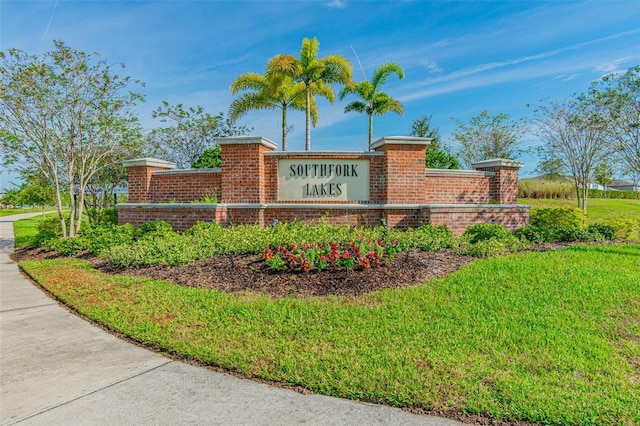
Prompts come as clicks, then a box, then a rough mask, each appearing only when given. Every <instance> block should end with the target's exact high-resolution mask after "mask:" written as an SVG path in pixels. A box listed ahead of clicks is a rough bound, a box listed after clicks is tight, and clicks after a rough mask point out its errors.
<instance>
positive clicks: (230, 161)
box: [218, 136, 277, 203]
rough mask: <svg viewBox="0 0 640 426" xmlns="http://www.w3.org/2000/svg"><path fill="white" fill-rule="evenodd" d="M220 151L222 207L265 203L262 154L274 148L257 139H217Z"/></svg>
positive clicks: (256, 137)
mask: <svg viewBox="0 0 640 426" xmlns="http://www.w3.org/2000/svg"><path fill="white" fill-rule="evenodd" d="M218 144H219V145H220V148H221V149H222V185H221V194H220V202H222V203H264V202H265V193H266V191H265V160H264V154H265V152H269V151H273V150H275V149H276V147H277V145H276V144H275V143H274V142H271V141H270V140H268V139H265V138H263V137H261V136H240V137H229V138H221V139H218Z"/></svg>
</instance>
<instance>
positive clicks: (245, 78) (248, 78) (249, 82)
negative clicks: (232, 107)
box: [230, 72, 267, 95]
mask: <svg viewBox="0 0 640 426" xmlns="http://www.w3.org/2000/svg"><path fill="white" fill-rule="evenodd" d="M266 84H267V81H266V78H265V77H264V76H262V75H260V74H258V73H255V72H250V73H246V74H241V75H240V76H238V77H237V78H236V79H235V80H233V83H231V87H230V89H231V93H232V94H234V95H235V94H236V93H238V92H240V91H242V90H249V89H254V90H262V89H263V88H264V87H265V86H266Z"/></svg>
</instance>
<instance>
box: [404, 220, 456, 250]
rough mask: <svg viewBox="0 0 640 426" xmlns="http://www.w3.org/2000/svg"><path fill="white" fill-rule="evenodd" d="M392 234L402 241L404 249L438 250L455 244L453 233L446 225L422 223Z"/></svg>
mask: <svg viewBox="0 0 640 426" xmlns="http://www.w3.org/2000/svg"><path fill="white" fill-rule="evenodd" d="M392 236H393V239H395V240H398V241H399V242H400V246H401V247H402V250H413V249H416V248H417V249H420V250H423V251H438V250H442V249H445V248H450V247H453V246H454V244H455V238H454V236H453V233H452V232H451V231H449V230H448V229H447V227H446V226H444V225H440V226H433V225H422V226H420V227H418V228H409V229H407V230H406V231H404V232H395V233H393V235H392Z"/></svg>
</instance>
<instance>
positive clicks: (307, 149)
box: [304, 85, 311, 151]
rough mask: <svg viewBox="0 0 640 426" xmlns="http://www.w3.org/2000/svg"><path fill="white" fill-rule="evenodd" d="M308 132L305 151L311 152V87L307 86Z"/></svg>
mask: <svg viewBox="0 0 640 426" xmlns="http://www.w3.org/2000/svg"><path fill="white" fill-rule="evenodd" d="M305 125H306V130H307V138H306V143H305V147H304V149H305V150H306V151H311V87H309V86H308V85H307V105H306V123H305Z"/></svg>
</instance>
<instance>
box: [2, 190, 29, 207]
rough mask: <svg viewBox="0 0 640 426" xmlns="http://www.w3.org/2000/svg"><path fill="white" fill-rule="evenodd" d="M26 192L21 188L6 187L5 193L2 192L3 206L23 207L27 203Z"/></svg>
mask: <svg viewBox="0 0 640 426" xmlns="http://www.w3.org/2000/svg"><path fill="white" fill-rule="evenodd" d="M23 195H24V194H23V193H22V191H21V190H20V188H18V187H16V188H5V190H4V194H2V205H3V206H13V207H22V206H24V205H25V204H26V203H25V201H24V196H23Z"/></svg>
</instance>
